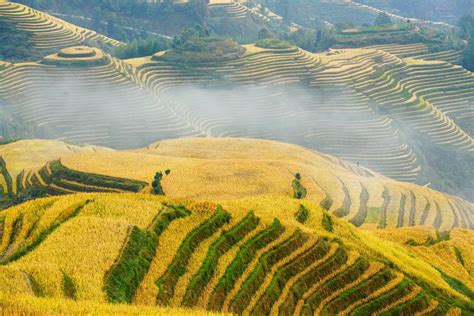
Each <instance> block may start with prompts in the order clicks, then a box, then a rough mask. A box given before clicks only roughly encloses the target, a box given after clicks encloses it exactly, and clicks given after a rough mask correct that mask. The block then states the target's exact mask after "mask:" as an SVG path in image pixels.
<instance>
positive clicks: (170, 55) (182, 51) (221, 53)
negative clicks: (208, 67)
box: [155, 36, 245, 64]
mask: <svg viewBox="0 0 474 316" xmlns="http://www.w3.org/2000/svg"><path fill="white" fill-rule="evenodd" d="M244 53H245V49H244V48H243V47H242V46H240V45H239V44H238V43H237V42H235V41H233V40H232V39H229V38H223V37H215V36H212V37H191V38H189V39H186V40H183V42H180V43H179V44H176V46H175V47H174V48H173V49H172V50H170V51H168V52H166V54H164V55H163V56H160V57H155V58H158V59H160V60H165V61H168V62H174V63H191V64H192V63H202V62H204V63H205V62H218V61H227V60H233V59H238V58H239V57H241V56H242V55H243V54H244Z"/></svg>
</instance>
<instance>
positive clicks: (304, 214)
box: [295, 204, 309, 224]
mask: <svg viewBox="0 0 474 316" xmlns="http://www.w3.org/2000/svg"><path fill="white" fill-rule="evenodd" d="M308 217H309V210H308V209H307V208H306V207H305V206H304V205H303V204H301V205H300V208H299V209H298V211H297V212H296V213H295V219H296V220H297V221H298V222H300V223H301V224H304V223H306V221H307V220H308Z"/></svg>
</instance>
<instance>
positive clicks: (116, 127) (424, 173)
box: [0, 45, 474, 196]
mask: <svg viewBox="0 0 474 316" xmlns="http://www.w3.org/2000/svg"><path fill="white" fill-rule="evenodd" d="M244 48H245V49H246V54H245V55H244V56H243V57H240V58H238V59H234V60H228V61H222V62H213V63H200V64H189V65H188V64H187V65H186V66H183V65H182V64H179V63H173V62H169V61H166V59H165V58H163V55H164V54H166V53H165V52H160V53H157V54H155V55H154V56H152V57H146V58H139V59H133V60H129V61H125V62H123V61H120V60H117V59H114V58H111V57H110V56H107V55H105V54H103V53H102V52H100V51H98V50H92V51H91V52H90V53H91V54H94V56H93V57H91V56H87V55H88V54H89V53H85V54H84V52H82V54H79V55H77V54H76V53H77V51H76V50H74V49H72V51H69V52H68V51H67V50H66V51H60V52H59V53H58V54H57V55H52V56H50V57H47V58H45V59H44V60H43V61H42V62H40V63H18V64H14V65H9V67H7V68H6V69H4V70H0V83H1V86H0V97H1V98H2V99H4V100H5V102H6V103H7V109H8V110H9V111H10V112H11V113H12V115H14V116H15V117H17V118H18V119H19V120H21V121H23V122H25V123H27V124H30V125H31V126H36V127H37V129H38V135H39V136H41V137H49V138H60V139H63V140H66V141H70V142H76V143H90V144H95V145H106V146H112V147H115V148H130V147H135V148H137V147H140V146H144V145H146V144H148V143H150V142H152V141H154V140H156V139H167V138H177V137H186V136H231V137H255V138H266V139H276V140H281V141H285V142H290V143H295V144H299V145H304V146H306V147H310V148H314V149H317V150H319V151H322V152H325V153H328V154H331V155H334V156H337V157H339V158H342V159H346V160H349V161H351V162H353V163H355V164H359V165H363V166H365V167H368V168H370V169H372V170H375V171H377V172H379V173H382V174H384V175H386V176H389V177H393V178H395V179H397V180H404V181H410V182H418V183H421V184H427V183H433V185H434V186H435V187H436V188H438V189H443V190H450V192H461V190H463V189H462V187H464V188H466V187H467V186H468V185H467V184H466V183H464V184H458V185H457V186H456V187H454V188H450V187H449V185H448V186H446V185H444V184H438V183H436V179H439V178H445V177H448V178H450V177H451V178H450V179H451V180H450V183H460V182H459V179H458V178H456V177H457V175H455V174H454V173H453V172H452V171H451V170H446V171H444V172H443V173H442V175H439V174H438V175H433V173H432V170H438V169H439V170H442V169H443V168H445V167H446V166H443V164H440V163H439V161H434V162H433V161H431V160H430V159H428V158H425V157H424V155H423V153H425V152H430V151H431V150H432V148H433V147H436V148H440V149H441V150H444V151H450V152H455V153H456V155H458V156H459V157H461V158H459V159H460V160H463V161H466V160H469V159H472V152H473V150H474V145H473V140H472V124H473V123H472V118H473V117H472V104H473V100H474V90H473V85H474V77H473V74H472V73H471V72H468V71H466V70H464V69H463V68H461V67H459V66H456V65H453V64H450V63H448V62H444V61H437V60H433V61H431V60H429V58H427V57H424V58H426V59H418V58H423V50H422V49H423V48H420V49H421V51H418V48H416V47H413V49H414V50H415V51H417V53H416V55H414V56H413V55H412V54H411V53H409V54H408V53H407V54H408V55H406V56H411V57H406V58H405V57H403V56H405V55H403V54H404V53H403V50H404V49H408V48H406V47H400V51H396V50H395V48H393V47H392V49H393V51H392V52H393V53H396V54H398V56H402V57H398V56H397V55H393V54H390V53H388V52H386V51H384V50H389V48H386V47H379V48H380V49H384V50H379V49H347V50H332V51H330V52H327V53H324V54H311V53H308V52H306V51H304V50H301V49H299V48H296V47H290V48H286V49H263V48H259V47H256V46H255V45H246V46H244ZM79 50H87V49H86V48H79ZM420 54H421V55H420ZM418 56H422V57H418ZM40 77H41V78H42V79H41V80H39V79H38V78H40ZM53 87H54V88H53ZM65 104H66V106H65ZM104 112H106V113H104ZM111 113H113V114H111ZM109 114H110V115H109ZM105 116H107V117H105ZM282 126H284V129H282ZM414 135H415V137H414ZM415 139H417V141H414V140H415ZM418 140H419V141H418ZM419 142H421V144H420V143H419ZM451 150H452V151H451ZM440 159H441V158H440ZM440 159H438V160H440ZM443 159H444V158H443ZM441 160H442V159H441ZM462 193H463V194H464V195H465V196H470V195H469V194H470V193H469V192H468V191H465V192H462Z"/></svg>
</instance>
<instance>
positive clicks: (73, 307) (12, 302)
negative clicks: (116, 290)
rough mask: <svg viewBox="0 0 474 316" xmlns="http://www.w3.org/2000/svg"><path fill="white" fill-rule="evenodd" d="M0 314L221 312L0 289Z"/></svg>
mask: <svg viewBox="0 0 474 316" xmlns="http://www.w3.org/2000/svg"><path fill="white" fill-rule="evenodd" d="M0 314H5V315H34V316H36V315H170V316H175V315H176V316H178V315H183V316H187V315H190V316H211V315H223V314H217V313H212V312H208V311H201V310H197V309H184V308H167V307H150V306H133V305H120V304H113V305H112V304H104V303H99V302H96V301H82V302H76V301H72V300H65V299H56V298H54V299H52V298H38V297H34V296H30V295H15V296H13V295H10V294H5V293H2V292H0Z"/></svg>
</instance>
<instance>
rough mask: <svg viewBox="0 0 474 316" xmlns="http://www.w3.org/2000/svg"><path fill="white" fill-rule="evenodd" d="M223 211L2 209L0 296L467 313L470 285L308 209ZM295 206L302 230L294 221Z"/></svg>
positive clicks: (153, 200) (108, 200) (239, 204)
mask: <svg viewBox="0 0 474 316" xmlns="http://www.w3.org/2000/svg"><path fill="white" fill-rule="evenodd" d="M176 203H180V204H181V205H178V204H176ZM301 205H303V206H301ZM222 206H223V208H221V207H219V206H217V207H216V205H215V204H214V203H208V202H207V203H205V202H197V203H196V202H191V201H185V200H182V199H180V200H179V202H178V201H175V200H173V199H169V198H157V197H153V196H150V195H140V194H138V195H137V194H132V195H126V194H78V195H71V196H66V197H53V198H48V199H42V200H37V201H32V202H28V203H26V204H23V205H21V206H18V207H15V208H12V209H9V210H6V211H4V212H2V213H1V219H2V221H1V223H2V229H1V234H0V237H1V241H2V242H1V245H0V254H1V257H0V261H1V262H2V266H1V267H0V279H2V282H1V283H0V291H1V292H7V293H10V295H22V296H24V295H36V296H47V297H53V298H59V299H60V298H70V299H75V300H77V301H79V302H81V301H95V302H114V303H133V304H140V305H143V304H145V305H152V306H154V305H157V304H158V305H162V306H171V307H178V306H183V307H193V308H207V309H209V310H214V311H232V312H235V313H251V314H255V315H261V314H263V313H270V312H272V313H279V314H282V315H288V314H289V313H292V312H293V311H295V312H296V314H303V315H307V314H313V312H314V313H316V314H323V315H326V314H331V315H332V314H336V313H343V314H353V315H367V313H372V312H375V313H377V314H381V313H383V312H388V313H390V314H413V313H416V312H423V313H435V314H436V315H441V314H445V313H446V312H448V310H451V311H452V309H453V308H455V306H457V307H460V308H462V309H463V310H464V311H465V312H468V311H469V307H468V300H469V299H468V296H471V298H472V288H473V284H472V281H471V280H470V279H468V280H463V281H462V282H461V281H458V282H460V284H463V286H464V287H462V290H456V289H455V288H452V287H451V286H450V285H449V284H448V282H447V280H454V279H453V277H446V275H450V273H449V272H446V273H445V272H443V269H442V267H438V266H437V265H436V264H433V263H431V262H428V261H425V260H423V259H422V256H421V255H418V254H417V253H413V252H411V251H407V250H406V249H404V248H403V247H401V246H397V245H395V244H394V243H391V242H388V241H383V240H382V239H379V238H377V237H375V236H374V235H373V234H372V233H370V232H363V231H357V230H355V229H354V228H353V226H350V225H348V224H346V223H345V222H343V221H340V220H339V219H337V218H334V217H332V216H331V217H328V215H325V213H323V212H322V211H321V209H320V208H319V207H318V206H316V205H315V204H313V203H310V202H308V201H298V200H295V199H290V198H286V199H285V198H281V199H279V200H278V201H275V200H274V199H273V200H266V199H261V198H258V197H257V198H253V199H246V200H235V201H233V202H227V203H223V204H222ZM302 207H303V208H304V209H306V210H307V212H308V213H307V219H306V221H305V224H304V225H302V224H300V223H298V222H297V221H296V220H295V217H294V213H296V212H297V211H298V209H300V210H301V208H302ZM250 210H252V211H250ZM328 218H331V219H330V220H329V219H328ZM464 234H468V235H472V232H471V231H465V232H464ZM471 238H472V237H471ZM471 248H472V245H471ZM468 250H469V249H468ZM469 251H472V249H470V250H469ZM437 269H440V271H442V272H439V271H438V270H437ZM469 289H471V290H469ZM458 291H460V292H458ZM470 291H471V292H470Z"/></svg>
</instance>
